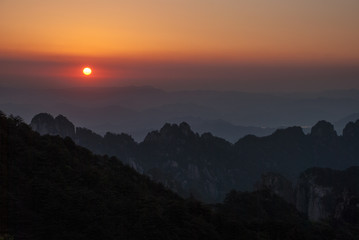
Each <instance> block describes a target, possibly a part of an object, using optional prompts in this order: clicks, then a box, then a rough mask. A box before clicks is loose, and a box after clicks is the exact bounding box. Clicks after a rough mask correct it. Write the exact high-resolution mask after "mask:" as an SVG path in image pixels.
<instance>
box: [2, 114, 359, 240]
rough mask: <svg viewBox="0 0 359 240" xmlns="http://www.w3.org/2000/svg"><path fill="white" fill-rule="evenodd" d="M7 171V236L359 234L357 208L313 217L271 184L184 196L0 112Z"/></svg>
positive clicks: (4, 200)
mask: <svg viewBox="0 0 359 240" xmlns="http://www.w3.org/2000/svg"><path fill="white" fill-rule="evenodd" d="M0 173H1V174H0V200H1V201H0V238H1V239H19V240H23V239H39V240H42V239H54V240H56V239H81V240H82V239H86V240H88V239H156V240H157V239H166V240H171V239H176V240H178V239H186V240H187V239H219V240H220V239H223V240H226V239H228V240H229V239H251V240H252V239H254V240H256V239H258V240H261V239H266V240H272V239H273V240H274V239H288V240H291V239H293V240H296V239H298V240H299V239H300V240H302V239H309V240H310V239H313V240H322V239H323V240H324V239H326V240H330V239H333V240H334V239H343V240H345V239H348V240H349V239H350V240H354V239H356V237H357V236H358V234H359V227H358V221H357V222H355V220H357V217H358V215H354V216H353V218H349V219H347V218H329V219H328V220H327V221H326V222H322V223H312V222H309V221H308V220H307V219H306V217H305V216H304V215H303V214H300V213H299V212H298V211H297V210H296V209H295V207H294V206H292V205H291V204H289V203H287V202H286V201H285V200H283V199H282V198H280V197H278V196H277V195H275V194H272V192H271V191H268V190H262V191H256V192H252V193H243V192H238V191H231V192H230V193H228V194H227V196H226V198H225V200H224V203H223V204H216V205H205V204H203V203H201V202H198V201H196V200H195V199H193V198H188V199H183V198H181V197H180V196H178V195H176V194H175V193H173V192H171V191H169V190H168V189H166V188H165V187H164V186H163V185H162V184H159V183H155V182H153V181H151V180H150V179H149V178H148V177H146V176H144V175H141V174H139V173H137V172H136V171H135V170H134V169H133V168H130V167H128V166H126V165H123V164H122V163H121V161H119V160H118V159H117V158H115V157H108V156H98V155H94V154H93V153H91V152H90V151H89V150H87V149H85V148H82V147H80V146H77V145H76V144H75V143H74V142H73V141H72V140H71V139H70V138H68V137H67V138H65V139H63V138H61V137H59V136H50V135H46V136H41V135H40V134H38V133H36V132H34V131H32V130H31V128H30V127H29V126H28V125H26V124H24V123H23V122H22V120H21V119H20V118H16V117H6V116H5V115H4V114H2V113H1V112H0ZM318 173H320V172H318ZM356 174H358V173H356ZM319 175H321V174H319ZM324 176H325V178H324V180H325V179H326V175H324ZM357 176H358V175H357ZM330 177H334V178H335V176H334V175H333V176H330ZM319 180H320V181H322V180H321V178H320V179H319ZM324 180H323V181H324ZM332 181H334V179H332ZM339 184H341V185H343V184H344V185H346V184H347V182H345V181H344V180H341V181H339ZM353 206H354V207H355V206H356V205H355V204H354V205H353ZM344 207H346V206H344ZM356 213H357V212H356Z"/></svg>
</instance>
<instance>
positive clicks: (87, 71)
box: [82, 67, 92, 76]
mask: <svg viewBox="0 0 359 240" xmlns="http://www.w3.org/2000/svg"><path fill="white" fill-rule="evenodd" d="M82 72H83V73H84V74H85V75H86V76H88V75H90V74H91V73H92V70H91V68H89V67H85V68H84V69H83V70H82Z"/></svg>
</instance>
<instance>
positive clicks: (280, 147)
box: [31, 114, 359, 202]
mask: <svg viewBox="0 0 359 240" xmlns="http://www.w3.org/2000/svg"><path fill="white" fill-rule="evenodd" d="M42 115H43V114H39V115H37V116H35V117H34V118H33V120H32V122H31V126H32V128H33V129H34V130H36V131H38V127H39V126H42V124H41V121H40V120H41V119H42V118H40V117H39V116H42ZM45 115H47V114H45ZM43 126H47V125H46V122H44V124H43ZM356 129H359V121H358V122H356V123H348V125H347V127H346V128H345V129H344V131H343V135H342V136H338V135H337V133H336V131H335V130H334V127H333V125H332V124H330V123H329V122H326V121H319V122H318V123H317V124H315V125H314V126H313V127H312V129H311V132H310V133H309V134H305V133H304V132H303V130H302V128H300V127H289V128H286V129H278V130H276V131H275V132H274V133H273V134H271V135H269V136H266V137H256V136H253V135H248V136H246V137H244V138H242V139H240V140H239V141H237V142H236V143H235V144H232V143H230V142H228V141H226V140H224V139H222V138H219V137H216V136H213V135H212V134H211V133H203V134H201V135H200V134H198V133H195V132H194V131H193V130H192V129H191V127H190V126H189V124H187V123H184V122H183V123H181V124H165V125H164V126H163V127H162V128H161V129H160V130H158V131H157V130H156V131H151V132H149V133H148V134H147V136H146V137H145V139H144V140H143V141H142V142H139V143H138V142H136V141H135V140H134V139H133V138H132V137H131V136H129V135H127V134H114V133H107V134H105V136H104V137H102V136H101V135H99V134H96V133H94V132H92V131H91V130H89V129H86V128H80V127H77V128H76V131H75V137H74V138H73V140H74V141H75V142H76V143H77V144H79V145H81V146H84V147H86V148H89V149H91V150H92V151H94V152H95V153H98V154H107V155H109V156H117V157H119V158H121V159H122V161H124V163H125V164H127V165H129V166H131V167H133V168H134V169H136V170H137V171H138V172H140V173H144V174H146V175H148V176H149V177H150V178H151V179H153V180H154V181H157V182H161V183H162V184H164V185H165V186H167V187H169V188H170V189H172V190H173V191H175V192H177V193H178V194H180V195H181V196H183V197H188V196H190V195H193V196H195V197H196V198H198V199H201V200H203V201H206V202H219V201H222V200H223V199H224V197H225V194H226V193H227V192H229V191H230V190H231V189H239V190H252V187H253V185H254V183H255V182H256V181H257V180H258V178H259V177H260V176H261V174H262V173H265V172H278V173H280V174H282V175H283V176H284V177H286V178H288V179H289V180H291V181H294V180H295V179H296V178H297V177H298V176H299V174H300V173H301V172H302V171H304V170H305V169H307V168H311V167H330V168H334V169H344V168H347V167H350V166H358V165H359V162H358V159H359V150H358V149H359V148H358V145H359V131H357V130H356ZM51 131H52V130H51V129H49V131H48V132H47V133H49V134H53V133H52V132H51ZM59 135H61V134H60V133H59Z"/></svg>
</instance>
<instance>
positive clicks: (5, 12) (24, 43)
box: [0, 0, 359, 62]
mask: <svg viewBox="0 0 359 240" xmlns="http://www.w3.org/2000/svg"><path fill="white" fill-rule="evenodd" d="M358 12H359V1H358V0H342V1H339V0H315V1H313V0H300V1H299V0H241V1H239V0H221V1H220V0H191V1H189V0H188V1H187V0H151V1H150V0H136V1H124V0H102V1H99V0H96V1H95V0H77V1H75V0H61V1H58V0H1V1H0V33H1V37H0V53H3V54H10V55H11V54H20V55H21V54H32V55H41V54H45V55H46V54H47V55H49V54H50V55H54V54H55V55H69V56H102V57H135V58H163V59H166V58H171V59H173V58H175V59H176V58H190V57H191V58H200V59H211V58H212V59H213V58H221V59H231V60H233V59H234V60H241V61H246V60H268V59H270V60H273V59H274V60H293V61H296V60H299V61H302V60H304V61H307V60H310V61H319V62H321V61H323V62H326V61H334V62H335V61H341V62H343V61H344V62H358V61H359V44H358V43H359V27H358V25H359V14H358Z"/></svg>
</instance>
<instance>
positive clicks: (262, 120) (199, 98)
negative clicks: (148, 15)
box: [0, 86, 359, 143]
mask: <svg viewBox="0 0 359 240" xmlns="http://www.w3.org/2000/svg"><path fill="white" fill-rule="evenodd" d="M358 96H359V91H358V90H336V91H326V92H313V93H308V92H302V93H301V92H298V93H250V92H239V91H208V90H207V91H203V90H186V91H165V90H162V89H157V88H154V87H150V86H139V87H136V86H132V87H108V88H105V87H103V88H64V89H20V88H5V87H2V88H1V87H0V109H2V110H3V111H5V112H6V113H8V114H13V115H19V116H22V117H23V118H24V120H25V122H28V123H30V121H31V118H32V117H33V116H34V115H35V114H37V113H39V112H49V113H51V114H53V115H57V114H59V113H61V114H63V115H65V116H67V117H69V118H71V119H72V121H73V122H74V123H75V124H76V125H79V126H83V127H86V128H89V129H92V130H93V131H95V132H98V133H100V134H105V133H106V132H107V131H110V132H125V133H128V134H130V135H131V136H132V137H133V138H134V139H135V140H136V141H143V139H144V138H145V136H146V134H147V133H148V132H149V131H152V130H156V129H159V128H161V127H162V126H163V125H164V124H165V123H166V122H171V123H177V124H179V123H181V122H187V123H188V124H190V125H191V126H192V128H193V130H194V131H196V132H199V133H204V132H211V133H212V134H214V135H216V136H219V137H221V138H225V139H226V140H227V141H230V142H232V143H235V142H236V141H238V139H239V138H241V137H244V136H245V135H247V134H255V135H256V136H266V135H269V134H271V133H273V132H274V130H275V129H277V128H280V127H288V126H293V125H295V126H301V127H303V129H310V127H312V126H314V124H315V123H316V122H317V121H318V120H319V119H326V120H327V121H330V122H333V123H336V122H337V121H339V120H340V119H343V118H345V117H346V116H349V115H351V114H354V113H358V112H359V108H358V106H359V97H358ZM345 123H346V122H345ZM334 125H335V127H337V125H336V124H334ZM344 126H345V125H340V126H339V125H338V127H339V128H340V129H339V128H336V130H338V131H340V132H341V130H342V128H343V127H344Z"/></svg>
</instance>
